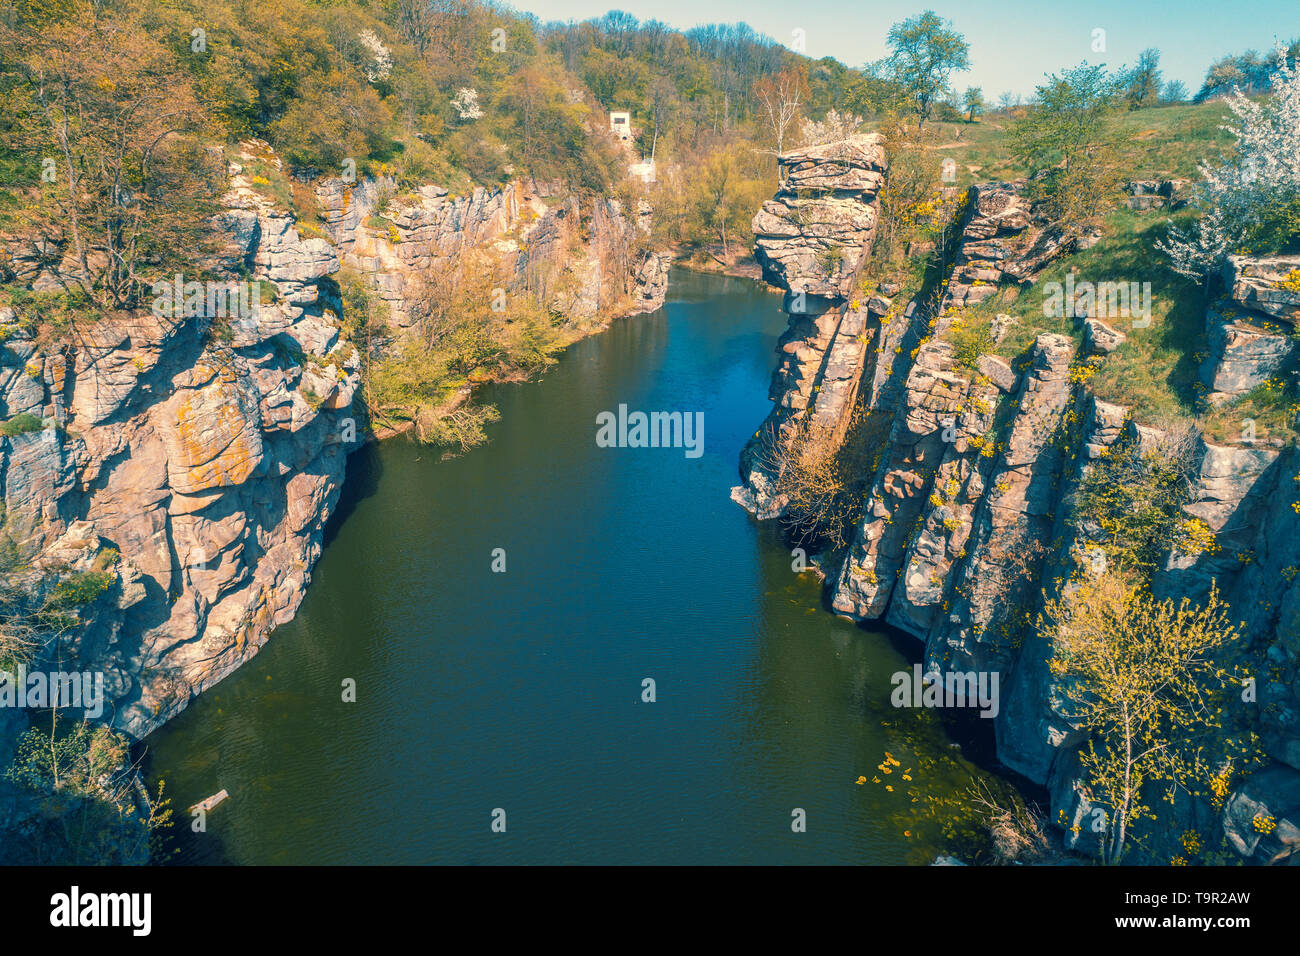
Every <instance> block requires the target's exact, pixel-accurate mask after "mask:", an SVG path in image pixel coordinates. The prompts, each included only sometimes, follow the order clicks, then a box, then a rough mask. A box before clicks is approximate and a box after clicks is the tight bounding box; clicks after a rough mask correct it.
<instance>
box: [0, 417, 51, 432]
mask: <svg viewBox="0 0 1300 956" xmlns="http://www.w3.org/2000/svg"><path fill="white" fill-rule="evenodd" d="M44 427H45V423H44V422H42V421H41V420H40V419H39V418H37V417H36V416H35V415H33V414H31V412H21V413H19V414H17V415H15V416H14V417H13V418H11V419H9V420H8V421H7V422H2V423H0V435H4V436H5V437H6V438H13V437H15V436H17V435H26V434H28V433H29V432H38V431H41V430H42V429H43V428H44Z"/></svg>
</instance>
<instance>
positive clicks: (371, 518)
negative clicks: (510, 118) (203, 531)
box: [145, 270, 984, 864]
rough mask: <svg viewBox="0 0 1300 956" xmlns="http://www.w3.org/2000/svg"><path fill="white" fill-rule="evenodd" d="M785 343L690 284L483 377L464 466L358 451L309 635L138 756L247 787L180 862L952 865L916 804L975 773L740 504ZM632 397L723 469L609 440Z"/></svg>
mask: <svg viewBox="0 0 1300 956" xmlns="http://www.w3.org/2000/svg"><path fill="white" fill-rule="evenodd" d="M783 324H784V323H783V321H782V319H781V315H780V313H779V312H778V311H777V310H776V309H775V308H773V305H772V300H771V298H770V295H769V294H768V293H767V292H766V291H763V290H761V289H760V288H759V287H758V286H756V285H755V284H754V283H752V282H749V281H747V280H740V279H732V278H723V277H715V276H704V275H699V274H695V273H690V272H684V271H681V270H678V271H676V272H675V273H674V275H673V278H672V293H671V296H670V300H669V303H668V305H667V306H666V307H665V308H664V309H663V310H661V311H659V312H656V313H652V314H649V315H646V316H643V317H641V318H639V319H638V320H637V321H633V322H615V323H613V325H612V326H611V327H610V328H609V330H608V331H607V332H606V333H605V334H603V335H600V336H593V337H588V338H586V339H583V340H582V341H580V342H577V343H575V344H574V345H573V346H572V347H571V348H570V349H569V350H568V351H566V352H565V353H564V354H563V355H562V356H561V357H560V360H559V362H558V363H557V364H556V365H555V366H554V367H553V368H552V369H551V370H550V371H549V372H548V373H547V374H546V375H545V376H543V377H542V379H541V380H540V381H532V382H528V383H526V384H509V385H487V386H484V391H483V394H482V398H483V399H484V400H486V401H491V402H493V403H494V404H497V405H498V407H499V408H500V410H501V419H500V421H499V422H497V423H495V424H493V425H490V426H489V434H490V438H491V441H490V442H489V443H488V444H487V445H485V446H483V447H481V448H478V449H476V450H475V451H474V452H473V453H471V454H468V455H464V456H461V457H458V458H454V459H451V460H446V461H443V460H440V459H439V457H438V456H436V455H429V454H428V453H427V451H426V450H425V449H423V448H422V447H420V446H418V445H416V444H414V443H411V442H409V441H405V440H402V439H400V438H399V439H396V440H393V441H387V442H382V443H377V444H371V445H368V446H367V447H365V448H364V449H362V450H360V451H358V452H357V453H356V454H355V455H354V456H353V457H352V461H351V463H350V465H349V474H348V478H347V482H346V485H345V488H344V491H343V495H342V497H341V499H340V502H339V505H338V508H337V511H336V515H335V517H334V519H333V520H332V521H331V523H330V526H329V528H328V529H327V533H326V546H325V549H324V552H323V553H322V555H321V558H320V561H319V563H318V564H317V567H316V570H315V573H314V583H313V585H312V587H311V588H310V589H309V590H308V592H307V595H306V597H305V599H304V601H303V604H302V606H301V608H300V609H299V613H298V616H297V618H296V619H295V620H294V621H292V622H290V623H288V624H286V625H284V626H282V627H281V628H279V629H277V631H276V633H275V639H274V640H272V641H271V642H269V644H268V645H267V646H266V647H265V648H264V649H263V651H262V652H261V653H260V654H259V655H258V656H257V657H256V658H254V659H253V660H252V661H250V662H249V663H248V664H247V665H245V667H243V668H241V669H240V670H239V671H238V672H236V673H234V674H232V675H231V676H230V677H229V678H227V679H226V680H225V681H223V682H222V683H221V684H220V685H218V686H216V687H214V688H212V689H211V690H210V691H209V692H207V693H205V694H204V695H203V696H201V697H200V698H198V699H197V700H195V701H194V702H193V704H192V705H191V707H190V708H189V709H188V710H187V711H186V712H185V713H183V714H181V715H179V716H178V717H177V718H175V719H174V720H173V721H171V722H170V723H169V724H167V725H166V726H165V727H163V728H161V729H160V730H158V731H156V732H155V733H154V734H153V735H151V736H150V737H149V738H148V739H147V740H146V742H145V743H146V749H147V751H148V755H149V756H148V760H149V764H150V766H149V778H150V780H151V782H152V783H154V784H156V783H157V781H158V780H160V779H166V780H167V792H168V793H169V794H171V795H173V800H174V801H175V803H176V804H177V805H183V806H188V805H189V804H190V803H192V802H194V801H196V800H199V799H202V798H203V797H206V796H208V795H209V794H212V793H215V792H217V791H219V790H221V789H225V790H227V791H228V792H229V793H230V795H231V798H230V799H229V800H228V801H226V802H225V803H223V804H222V805H221V806H220V807H218V808H217V809H216V810H214V811H213V812H212V813H211V814H210V815H209V818H208V832H207V833H206V834H192V833H190V832H189V831H184V833H183V837H184V838H183V840H182V846H181V847H180V849H181V855H180V857H179V858H178V860H177V862H182V863H197V862H232V863H344V862H346V863H371V862H385V863H432V862H452V863H506V862H514V863H563V862H576V863H615V862H618V863H627V862H646V863H744V862H765V863H828V862H831V863H834V862H839V863H872V862H875V863H914V864H928V863H930V862H932V861H933V859H934V857H935V856H937V855H938V854H939V852H940V851H941V850H943V849H945V848H946V847H948V845H949V844H948V841H947V839H946V838H945V836H944V833H943V829H944V824H943V823H942V820H943V816H942V815H941V814H940V813H939V811H938V807H937V806H936V805H935V804H933V803H932V802H931V801H930V800H928V799H927V798H926V795H927V794H932V795H934V796H935V797H938V798H941V799H943V800H944V801H945V802H946V804H951V805H955V804H957V803H959V802H960V799H961V798H960V795H961V794H962V793H963V792H964V788H965V787H966V786H967V785H968V784H969V782H970V781H971V780H972V779H982V778H984V775H983V774H982V773H981V772H980V771H979V770H978V768H977V767H976V765H975V763H973V762H970V761H967V760H966V759H965V758H964V757H963V756H962V751H961V749H960V748H956V747H954V741H953V740H951V739H950V738H948V737H946V736H945V734H944V733H943V729H942V726H941V725H940V723H939V722H938V721H937V719H936V718H935V717H934V716H933V714H932V713H930V712H926V711H916V710H908V709H895V708H893V707H891V706H889V704H888V703H887V701H888V692H887V688H888V686H889V681H890V677H891V675H892V674H894V673H896V672H899V671H903V670H906V669H907V668H908V667H909V666H910V663H909V661H908V660H907V659H906V658H904V657H903V656H902V655H901V654H899V653H898V651H897V650H896V649H895V648H894V646H893V644H892V642H891V641H890V640H889V639H887V638H885V637H883V636H881V635H879V634H877V633H875V632H872V631H869V630H864V629H863V628H861V627H859V626H858V625H855V624H852V623H850V622H848V621H844V620H842V619H839V618H837V617H835V616H833V615H830V614H827V613H825V612H824V611H823V610H821V609H819V607H818V595H819V593H820V589H819V586H818V582H817V580H816V578H815V576H813V575H811V574H801V573H796V572H795V571H794V570H793V568H792V559H791V554H790V551H789V549H788V548H787V547H786V546H785V544H784V542H782V541H781V539H780V536H779V535H778V534H776V533H775V531H774V529H771V528H766V527H761V526H758V525H756V524H755V523H754V522H753V521H752V520H751V519H750V518H749V517H748V516H747V515H746V514H745V513H744V512H743V511H742V510H741V509H739V508H736V507H735V506H734V505H733V504H732V503H731V502H730V501H729V500H728V489H729V488H730V486H731V485H732V484H734V482H735V464H734V462H735V456H736V454H738V452H739V449H740V447H741V446H742V445H743V443H744V441H745V439H746V438H747V437H748V435H749V434H750V433H751V428H752V421H753V419H754V416H755V415H757V414H760V413H761V412H762V410H763V409H764V408H765V406H766V404H767V403H766V399H765V398H764V388H763V386H764V385H765V383H766V380H767V378H768V375H769V373H768V365H769V363H770V357H771V350H772V346H773V343H774V341H775V339H776V336H777V334H778V333H779V331H780V329H781V327H782V326H783ZM619 404H626V405H628V407H629V408H634V409H643V410H656V409H662V410H667V411H674V410H676V411H684V412H700V413H702V414H703V415H704V421H705V445H704V453H703V455H702V456H701V457H700V458H698V459H691V458H687V457H686V456H685V455H684V454H683V453H682V451H681V449H672V448H663V449H615V448H600V447H598V446H597V445H596V443H595V432H596V424H595V419H596V415H597V414H598V413H600V412H601V411H606V410H610V409H616V408H617V407H618V405H619ZM497 549H501V550H502V551H503V552H504V553H503V555H502V556H501V557H502V560H503V562H504V571H494V570H493V564H494V560H495V558H494V554H495V552H496V550H497ZM684 556H685V557H688V558H689V560H684V559H683V557H684ZM629 622H636V623H635V625H633V624H630V623H629ZM346 679H351V680H353V681H355V686H356V691H357V692H356V703H348V702H345V701H344V700H343V699H342V698H343V694H342V690H343V686H342V685H343V681H344V680H346ZM647 679H649V680H652V681H653V682H654V685H653V687H654V701H653V702H649V701H646V700H643V694H645V692H646V687H645V684H644V682H645V681H646V680H647ZM882 701H883V702H885V703H884V704H883V707H882V703H881V702H882ZM886 754H889V755H891V756H892V758H893V759H897V760H899V761H900V762H901V766H900V767H898V768H891V770H892V773H893V774H894V776H893V777H890V776H889V775H882V774H879V773H878V772H877V771H876V770H875V769H874V768H875V767H876V766H877V765H879V764H881V763H882V762H884V761H885V760H886ZM904 771H911V772H910V773H908V774H907V775H908V776H910V777H911V778H912V779H911V780H904V779H903V772H904ZM874 776H879V777H880V778H881V780H882V783H880V784H874V783H872V782H871V781H872V778H873V777H874ZM859 778H863V782H862V783H858V782H857V781H858V780H859ZM890 780H893V781H895V783H896V785H893V784H891V783H890V782H889V781H890ZM887 786H892V787H893V789H886V787H887ZM914 791H915V792H914ZM913 796H917V797H918V800H919V801H920V802H918V803H913V802H912V800H913ZM496 808H500V809H502V810H503V811H504V812H505V816H506V820H507V831H506V835H504V836H503V835H502V834H494V833H493V832H492V830H491V819H492V812H493V810H494V809H496ZM796 809H800V810H803V811H804V812H805V814H806V819H807V821H808V826H807V829H806V831H805V832H802V833H798V832H795V831H794V830H792V829H791V824H792V820H793V818H792V813H793V812H794V811H795V810H796Z"/></svg>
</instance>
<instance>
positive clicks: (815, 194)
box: [732, 134, 908, 517]
mask: <svg viewBox="0 0 1300 956" xmlns="http://www.w3.org/2000/svg"><path fill="white" fill-rule="evenodd" d="M885 163H886V160H885V152H884V147H883V141H882V139H881V138H880V137H879V136H878V135H875V134H872V135H869V136H859V137H854V138H852V139H848V140H843V141H841V142H836V143H827V144H824V145H821V146H815V147H808V148H803V149H798V150H795V151H793V152H790V153H786V154H783V155H782V156H781V157H780V159H779V165H780V170H781V186H780V188H779V189H778V191H777V194H776V196H775V197H774V198H773V199H771V200H768V201H767V202H765V203H764V204H763V208H762V209H761V210H760V211H759V212H758V214H757V215H756V216H755V217H754V235H755V239H754V256H755V258H756V259H757V260H758V262H759V264H760V266H761V267H762V269H763V277H764V278H765V279H766V280H767V281H768V282H770V283H771V284H773V285H775V286H776V287H777V288H779V289H782V290H784V292H785V296H784V297H783V301H782V309H783V310H784V311H785V312H786V313H787V314H788V315H789V323H790V324H789V327H788V328H787V329H786V331H785V333H784V334H783V335H782V336H781V338H780V340H779V342H778V343H777V352H778V356H779V361H778V364H777V369H776V371H775V373H774V374H773V376H772V384H771V388H770V390H769V397H770V398H771V399H772V401H773V402H774V403H775V407H774V408H773V410H772V413H771V414H770V415H769V416H768V417H767V420H766V421H765V422H764V423H763V424H762V426H760V428H759V430H758V432H756V433H755V436H754V438H753V439H751V440H750V441H749V442H748V444H747V445H746V446H745V450H744V451H743V452H742V456H741V469H740V470H741V480H742V484H741V485H740V486H738V487H737V488H735V489H733V491H732V497H733V498H734V499H735V500H736V501H737V502H739V503H740V504H742V505H743V506H744V507H745V508H747V509H749V510H750V511H752V512H754V513H755V514H757V515H758V516H759V517H775V516H777V515H779V514H781V513H782V512H783V511H784V509H785V506H786V502H785V501H783V500H782V499H781V498H780V496H779V494H777V493H776V492H775V491H774V480H775V471H776V470H777V469H778V467H779V466H778V465H777V463H776V461H775V458H774V456H775V454H776V451H775V450H776V449H777V448H778V447H779V446H780V445H781V443H782V442H783V441H784V439H785V438H786V436H787V435H788V433H789V429H790V428H792V427H794V425H795V422H796V421H797V420H798V419H799V418H800V417H801V416H803V415H804V414H805V413H806V414H810V415H811V416H812V420H813V421H814V422H815V424H816V425H817V427H820V428H824V429H828V430H830V431H832V432H834V431H835V430H837V429H843V428H845V427H847V421H846V416H847V414H848V412H849V410H850V409H851V408H852V405H853V401H854V399H855V397H856V395H857V393H858V389H859V388H861V387H864V385H863V383H864V381H865V387H866V388H868V389H873V388H876V387H878V386H879V385H880V384H883V382H884V381H885V379H887V378H888V375H887V372H885V371H884V370H885V369H887V368H888V366H889V365H890V364H892V362H893V359H894V346H895V344H896V343H898V342H899V341H901V336H903V335H904V334H905V332H906V326H907V325H908V323H907V322H906V321H899V319H900V316H899V314H898V313H899V311H901V304H900V306H899V308H898V309H895V308H894V305H893V303H892V302H891V301H890V300H889V299H888V298H884V297H882V296H871V297H869V298H868V297H867V296H865V295H861V294H857V295H855V293H854V288H853V287H854V281H855V279H856V277H857V271H858V267H859V265H860V264H861V262H862V260H863V257H864V256H865V254H866V250H867V249H869V248H870V244H871V240H872V237H873V236H874V235H875V229H876V220H877V209H878V200H877V192H878V191H879V189H880V186H881V184H882V182H883V176H884V170H885ZM867 366H872V367H874V368H876V369H880V370H881V374H880V377H879V378H878V379H877V378H876V377H875V376H874V375H872V374H871V373H866V378H865V379H864V370H865V369H866V367H867Z"/></svg>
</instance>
